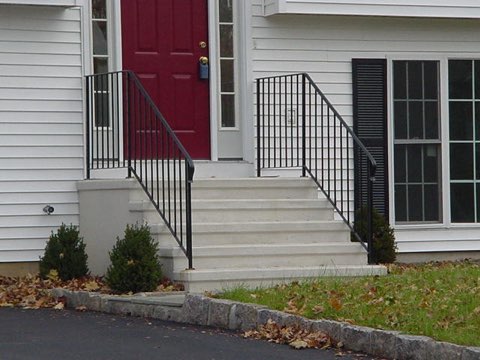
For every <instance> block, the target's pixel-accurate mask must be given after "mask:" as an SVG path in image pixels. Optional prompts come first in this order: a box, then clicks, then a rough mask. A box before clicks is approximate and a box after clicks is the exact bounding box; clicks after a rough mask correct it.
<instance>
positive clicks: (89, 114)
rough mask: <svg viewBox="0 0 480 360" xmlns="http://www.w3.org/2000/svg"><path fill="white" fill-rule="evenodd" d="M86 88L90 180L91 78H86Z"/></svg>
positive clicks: (87, 173)
mask: <svg viewBox="0 0 480 360" xmlns="http://www.w3.org/2000/svg"><path fill="white" fill-rule="evenodd" d="M85 80H86V82H87V83H86V87H85V90H86V92H87V93H86V106H87V116H86V121H87V126H86V129H85V132H86V134H85V137H86V139H85V156H86V161H85V162H86V166H87V169H86V176H87V179H90V146H91V144H90V122H91V121H92V116H91V111H92V110H91V106H92V105H91V99H90V78H89V77H88V76H87V77H86V79H85Z"/></svg>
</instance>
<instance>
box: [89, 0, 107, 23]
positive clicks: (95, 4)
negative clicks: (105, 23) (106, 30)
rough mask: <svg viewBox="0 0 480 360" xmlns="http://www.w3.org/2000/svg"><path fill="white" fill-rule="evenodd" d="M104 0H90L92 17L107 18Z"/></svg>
mask: <svg viewBox="0 0 480 360" xmlns="http://www.w3.org/2000/svg"><path fill="white" fill-rule="evenodd" d="M105 2H106V0H92V17H93V18H94V19H106V18H107V6H106V4H105Z"/></svg>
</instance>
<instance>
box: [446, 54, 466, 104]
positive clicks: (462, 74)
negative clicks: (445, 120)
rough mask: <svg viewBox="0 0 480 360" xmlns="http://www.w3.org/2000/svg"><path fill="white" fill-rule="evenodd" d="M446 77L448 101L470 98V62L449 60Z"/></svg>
mask: <svg viewBox="0 0 480 360" xmlns="http://www.w3.org/2000/svg"><path fill="white" fill-rule="evenodd" d="M448 77H449V80H448V89H449V95H450V99H471V98H472V61H470V60H450V61H449V62H448Z"/></svg>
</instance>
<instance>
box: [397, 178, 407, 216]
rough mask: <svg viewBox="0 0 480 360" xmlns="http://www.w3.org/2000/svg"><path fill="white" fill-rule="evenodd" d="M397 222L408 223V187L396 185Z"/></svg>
mask: <svg viewBox="0 0 480 360" xmlns="http://www.w3.org/2000/svg"><path fill="white" fill-rule="evenodd" d="M395 221H407V187H406V186H405V185H395Z"/></svg>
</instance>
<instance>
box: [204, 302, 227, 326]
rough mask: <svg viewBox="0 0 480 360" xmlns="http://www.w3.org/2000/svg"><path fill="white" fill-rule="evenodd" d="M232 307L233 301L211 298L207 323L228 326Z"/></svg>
mask: <svg viewBox="0 0 480 360" xmlns="http://www.w3.org/2000/svg"><path fill="white" fill-rule="evenodd" d="M231 307H232V302H231V301H227V300H218V299H211V300H210V306H209V307H208V320H207V325H208V326H215V327H219V328H224V329H225V328H228V323H229V317H230V308H231Z"/></svg>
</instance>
